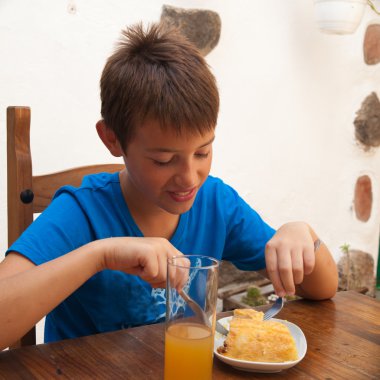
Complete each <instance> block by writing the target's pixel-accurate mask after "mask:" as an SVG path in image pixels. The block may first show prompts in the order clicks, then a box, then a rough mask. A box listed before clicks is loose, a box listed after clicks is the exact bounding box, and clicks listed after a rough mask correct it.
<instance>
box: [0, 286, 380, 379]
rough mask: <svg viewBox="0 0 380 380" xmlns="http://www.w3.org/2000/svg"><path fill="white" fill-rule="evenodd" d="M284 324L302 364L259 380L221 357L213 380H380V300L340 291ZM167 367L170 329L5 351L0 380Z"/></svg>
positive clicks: (143, 373) (286, 312)
mask: <svg viewBox="0 0 380 380" xmlns="http://www.w3.org/2000/svg"><path fill="white" fill-rule="evenodd" d="M278 318H282V319H287V320H289V321H291V322H293V323H295V324H297V325H298V326H299V327H300V328H301V329H302V330H303V332H304V334H305V336H306V340H307V344H308V350H307V353H306V356H305V358H304V359H303V360H302V361H301V362H300V363H299V364H298V365H296V366H295V367H293V368H290V369H288V370H285V371H282V372H280V373H277V374H259V373H250V372H243V371H239V370H236V369H233V368H232V367H230V366H228V365H227V364H224V363H222V362H221V361H219V360H218V359H217V358H214V369H213V379H214V380H219V379H222V380H226V379H229V380H230V379H278V378H281V379H292V380H294V379H325V380H327V379H350V380H351V379H352V380H359V379H379V378H380V301H378V300H375V299H373V298H370V297H367V296H364V295H362V294H359V293H354V292H339V293H338V294H337V295H336V296H335V297H334V298H333V299H332V300H329V301H322V302H312V301H306V300H298V301H292V302H288V303H287V304H286V305H285V307H284V309H283V310H282V311H281V313H280V314H279V315H278ZM163 367H164V325H163V324H158V325H150V326H143V327H137V328H132V329H128V330H121V331H116V332H111V333H105V334H98V335H93V336H88V337H83V338H77V339H68V340H64V341H61V342H56V343H50V344H40V345H37V346H31V347H24V348H19V349H15V350H10V351H3V352H0V379H7V380H8V379H53V378H57V379H139V380H142V379H143V380H145V379H162V378H163ZM178 380H180V379H178ZM194 380H198V379H194Z"/></svg>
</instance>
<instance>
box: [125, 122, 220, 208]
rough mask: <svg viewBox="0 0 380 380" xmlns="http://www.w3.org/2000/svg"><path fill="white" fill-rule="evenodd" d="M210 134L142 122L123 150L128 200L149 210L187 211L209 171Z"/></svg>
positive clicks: (210, 153) (211, 134)
mask: <svg viewBox="0 0 380 380" xmlns="http://www.w3.org/2000/svg"><path fill="white" fill-rule="evenodd" d="M214 137H215V135H214V131H210V132H207V133H205V134H204V135H202V136H201V135H199V134H194V135H193V134H182V135H177V134H176V133H175V132H174V131H173V130H172V129H170V128H168V129H166V130H165V131H163V130H162V129H161V128H160V125H159V123H158V122H156V121H148V122H145V123H144V124H143V125H142V126H141V127H140V128H138V129H137V131H136V134H135V136H134V138H133V140H132V141H131V142H130V143H129V144H128V146H127V148H126V154H124V161H125V164H126V167H127V170H128V177H127V181H126V189H125V190H126V195H127V198H128V201H132V202H133V201H135V202H136V203H137V202H139V203H141V202H143V206H142V207H143V208H144V209H147V208H148V207H149V208H150V209H151V210H152V212H154V210H157V207H158V208H160V209H162V210H165V211H166V212H168V213H171V214H176V215H179V214H183V213H184V212H186V211H188V210H189V209H190V208H191V206H192V205H193V203H194V200H195V196H196V194H197V192H198V190H199V189H200V187H201V186H202V184H203V183H204V181H205V180H206V178H207V176H208V174H209V172H210V168H211V160H212V142H213V140H214Z"/></svg>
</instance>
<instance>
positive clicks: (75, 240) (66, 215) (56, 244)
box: [6, 192, 92, 265]
mask: <svg viewBox="0 0 380 380" xmlns="http://www.w3.org/2000/svg"><path fill="white" fill-rule="evenodd" d="M91 240H92V238H91V227H90V225H89V223H88V220H87V217H86V214H85V213H84V212H83V210H82V209H81V207H80V205H79V204H78V202H77V200H76V199H75V198H74V197H73V195H72V194H70V193H65V192H64V193H61V194H60V196H59V197H57V198H55V199H54V200H53V201H52V202H51V203H50V205H49V206H48V207H47V208H46V210H45V211H44V212H43V213H41V214H40V215H39V216H38V217H37V218H36V219H35V221H34V222H33V223H32V224H31V225H30V226H29V227H28V228H27V229H26V230H25V231H24V232H23V233H22V235H21V236H20V237H19V238H18V239H17V240H16V241H15V242H14V243H13V244H12V245H11V246H10V247H9V249H8V250H7V252H6V254H8V253H9V252H12V251H13V252H18V253H20V254H21V255H23V256H25V257H27V258H28V259H29V260H31V261H32V262H33V263H34V264H36V265H39V264H42V263H44V262H47V261H50V260H53V259H55V258H57V257H59V256H62V255H64V254H66V253H68V252H70V251H72V250H74V249H76V248H78V247H80V246H82V245H84V244H86V243H88V242H89V241H91Z"/></svg>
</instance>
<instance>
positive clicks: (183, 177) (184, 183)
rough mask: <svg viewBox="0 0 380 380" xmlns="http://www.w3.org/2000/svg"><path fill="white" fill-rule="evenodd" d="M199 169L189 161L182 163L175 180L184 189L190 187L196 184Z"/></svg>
mask: <svg viewBox="0 0 380 380" xmlns="http://www.w3.org/2000/svg"><path fill="white" fill-rule="evenodd" d="M196 178H197V171H196V168H195V167H194V165H191V164H189V163H187V164H185V165H182V166H181V168H180V170H179V171H178V173H177V175H176V178H175V181H176V184H177V185H178V186H181V188H183V189H189V188H192V187H194V186H195V184H196Z"/></svg>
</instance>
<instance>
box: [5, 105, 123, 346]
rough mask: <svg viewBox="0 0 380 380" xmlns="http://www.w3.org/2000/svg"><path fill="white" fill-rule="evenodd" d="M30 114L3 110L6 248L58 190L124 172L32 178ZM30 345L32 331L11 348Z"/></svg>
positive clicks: (113, 168) (109, 167)
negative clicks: (86, 179)
mask: <svg viewBox="0 0 380 380" xmlns="http://www.w3.org/2000/svg"><path fill="white" fill-rule="evenodd" d="M30 114H31V112H30V108H29V107H8V108H7V178H8V246H9V245H11V244H12V243H13V242H14V241H15V240H16V239H17V238H18V237H19V236H20V235H21V233H22V232H23V231H24V230H25V229H26V228H27V227H28V226H29V224H31V223H32V222H33V214H34V213H40V212H42V211H43V210H44V209H45V208H46V207H47V206H48V205H49V203H50V201H51V199H52V197H53V195H54V193H55V191H56V190H57V189H58V188H59V187H61V186H63V185H73V186H79V185H80V183H81V181H82V178H83V176H85V175H87V174H92V173H100V172H110V173H114V172H117V171H120V170H122V169H123V168H124V165H122V164H104V165H91V166H82V167H78V168H74V169H69V170H65V171H61V172H57V173H51V174H46V175H38V176H33V171H32V157H31V150H30ZM32 344H36V331H35V327H33V328H32V329H31V330H30V331H29V332H28V333H27V334H26V335H25V336H24V337H23V338H21V339H20V341H17V342H15V343H14V345H12V347H11V348H16V347H20V346H26V345H32Z"/></svg>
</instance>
